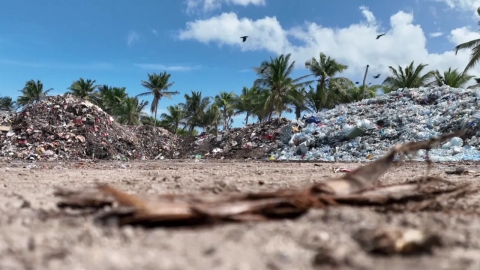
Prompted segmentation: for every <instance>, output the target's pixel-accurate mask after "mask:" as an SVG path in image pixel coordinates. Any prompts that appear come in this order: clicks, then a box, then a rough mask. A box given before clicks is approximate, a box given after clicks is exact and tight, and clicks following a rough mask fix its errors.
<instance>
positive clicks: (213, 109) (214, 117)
mask: <svg viewBox="0 0 480 270" xmlns="http://www.w3.org/2000/svg"><path fill="white" fill-rule="evenodd" d="M221 120H222V112H221V110H220V108H219V107H218V104H216V103H213V104H212V105H210V106H209V107H208V109H207V110H206V111H205V113H204V114H203V117H202V119H201V120H200V126H201V127H203V128H204V130H205V129H206V131H207V132H209V133H211V132H213V134H215V135H218V125H219V123H220V121H221ZM211 126H213V128H214V129H213V130H212V129H211V128H210V127H211Z"/></svg>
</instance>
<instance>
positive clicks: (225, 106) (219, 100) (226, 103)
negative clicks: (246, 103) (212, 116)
mask: <svg viewBox="0 0 480 270" xmlns="http://www.w3.org/2000/svg"><path fill="white" fill-rule="evenodd" d="M236 98H237V95H236V94H235V93H234V92H230V93H227V92H220V94H218V95H216V96H215V98H214V100H215V105H217V106H218V109H219V110H220V112H221V114H222V118H223V129H224V130H228V129H230V124H231V122H232V117H233V115H234V114H235V109H234V105H235V100H236Z"/></svg>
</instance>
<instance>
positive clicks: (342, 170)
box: [333, 168, 352, 173]
mask: <svg viewBox="0 0 480 270" xmlns="http://www.w3.org/2000/svg"><path fill="white" fill-rule="evenodd" d="M351 171H352V170H350V169H347V168H333V172H334V173H338V172H351Z"/></svg>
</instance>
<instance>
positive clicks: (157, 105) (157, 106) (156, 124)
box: [153, 105, 158, 127]
mask: <svg viewBox="0 0 480 270" xmlns="http://www.w3.org/2000/svg"><path fill="white" fill-rule="evenodd" d="M157 109H158V105H157V106H156V107H155V125H153V126H154V127H156V126H157Z"/></svg>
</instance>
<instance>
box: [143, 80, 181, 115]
mask: <svg viewBox="0 0 480 270" xmlns="http://www.w3.org/2000/svg"><path fill="white" fill-rule="evenodd" d="M170 76H171V75H170V74H168V73H167V72H163V73H160V74H156V73H153V74H148V81H143V80H142V86H143V87H145V88H147V89H148V90H149V91H148V92H144V93H141V94H138V95H137V97H139V96H147V95H153V100H152V105H151V107H150V112H151V113H155V119H157V111H158V103H159V102H160V100H161V99H162V98H163V97H166V98H170V99H171V98H172V96H173V95H177V94H179V92H178V91H168V89H169V88H170V87H171V86H172V85H173V84H174V82H169V80H170Z"/></svg>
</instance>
